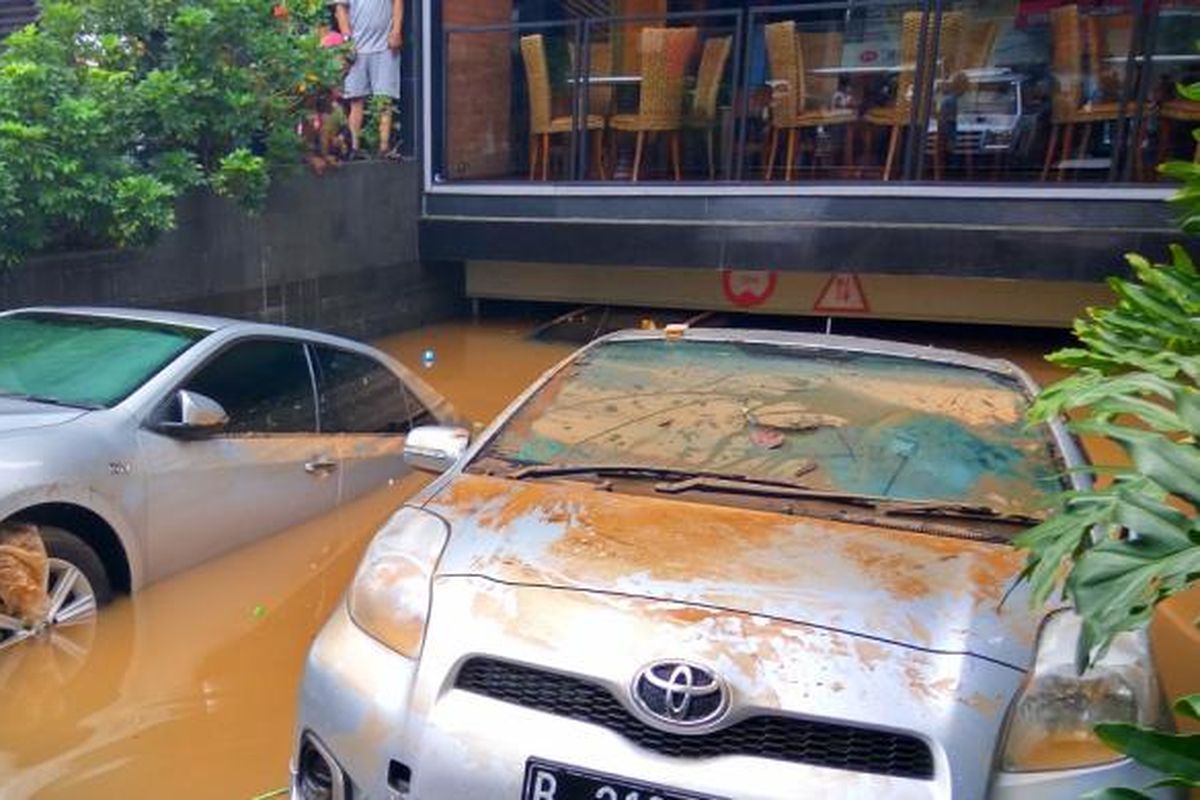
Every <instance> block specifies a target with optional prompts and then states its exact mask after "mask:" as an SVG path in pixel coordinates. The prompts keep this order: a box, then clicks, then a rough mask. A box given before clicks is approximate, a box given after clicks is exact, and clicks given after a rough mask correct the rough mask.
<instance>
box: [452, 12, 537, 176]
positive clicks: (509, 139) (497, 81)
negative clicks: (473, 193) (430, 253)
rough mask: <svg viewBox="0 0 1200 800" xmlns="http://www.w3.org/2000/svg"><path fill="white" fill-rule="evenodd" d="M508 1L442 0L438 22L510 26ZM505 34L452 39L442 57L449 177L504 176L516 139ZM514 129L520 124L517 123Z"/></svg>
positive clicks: (509, 40)
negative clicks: (445, 95)
mask: <svg viewBox="0 0 1200 800" xmlns="http://www.w3.org/2000/svg"><path fill="white" fill-rule="evenodd" d="M511 19H512V0H446V2H445V3H444V4H443V6H442V22H443V24H444V25H446V26H453V25H493V24H503V23H507V22H510V21H511ZM514 45H515V38H514V36H513V35H512V34H510V33H508V32H503V33H482V34H459V35H454V36H451V38H450V48H449V52H448V53H447V54H446V59H447V61H446V74H447V82H448V86H447V105H448V109H447V117H446V118H447V131H446V156H445V157H446V162H445V163H446V170H447V172H448V173H449V177H451V178H459V179H461V178H488V177H499V176H504V175H508V174H509V173H510V172H511V171H512V169H513V165H512V164H511V163H510V160H511V152H512V149H513V137H514V135H520V130H517V131H514V125H513V123H514V120H512V119H511V112H510V103H511V101H512V80H513V70H512V57H513V56H512V48H513V47H514ZM516 122H517V128H519V129H523V128H521V126H523V125H524V122H522V121H516Z"/></svg>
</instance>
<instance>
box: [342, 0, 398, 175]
mask: <svg viewBox="0 0 1200 800" xmlns="http://www.w3.org/2000/svg"><path fill="white" fill-rule="evenodd" d="M333 4H334V10H335V13H336V15H337V23H338V30H339V31H341V34H342V36H344V37H346V39H348V40H349V41H350V44H351V46H352V47H353V52H354V63H353V64H351V66H350V71H349V72H348V73H347V74H346V87H345V92H344V94H345V97H346V99H347V100H349V101H350V115H349V127H350V141H351V148H352V156H351V157H357V156H358V154H359V141H360V137H361V134H362V126H363V117H364V115H365V114H366V105H367V98H368V97H387V98H388V102H387V106H386V108H385V109H384V111H383V112H382V113H381V114H380V117H379V153H380V155H384V154H386V153H387V152H388V148H389V146H390V144H391V139H392V106H393V105H395V102H396V100H398V99H399V98H400V48H401V46H402V45H403V44H404V34H403V29H404V0H333Z"/></svg>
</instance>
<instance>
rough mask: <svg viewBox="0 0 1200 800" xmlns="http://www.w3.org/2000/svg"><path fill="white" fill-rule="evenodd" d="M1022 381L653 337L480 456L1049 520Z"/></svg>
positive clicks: (1048, 479)
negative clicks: (956, 505) (682, 474)
mask: <svg viewBox="0 0 1200 800" xmlns="http://www.w3.org/2000/svg"><path fill="white" fill-rule="evenodd" d="M1027 406H1028V398H1027V397H1026V395H1025V392H1024V390H1023V389H1022V387H1021V385H1020V384H1019V383H1018V382H1017V381H1016V380H1015V379H1013V378H1009V377H1007V376H1004V375H1000V374H997V373H993V372H988V371H984V370H980V369H973V368H969V367H965V366H959V365H955V364H947V363H937V362H932V361H925V360H922V359H918V358H904V357H895V356H885V355H876V354H870V353H854V352H847V351H838V350H818V349H814V348H801V347H789V346H778V345H769V344H757V343H754V344H751V343H741V342H704V341H687V340H684V341H667V340H644V341H642V340H639V341H624V342H611V343H607V344H602V345H599V346H597V347H594V348H592V349H591V350H589V351H588V352H586V353H585V354H583V355H582V356H581V357H579V358H578V359H577V360H576V361H575V362H574V363H573V364H571V365H570V366H568V367H567V368H565V369H563V370H562V371H560V372H559V373H558V374H557V375H556V376H555V377H554V378H553V379H552V380H551V381H550V382H549V383H547V384H546V385H544V386H543V387H542V388H541V389H540V390H539V391H538V392H537V393H536V394H535V395H534V396H533V397H531V398H530V399H529V400H528V401H527V402H526V403H525V404H524V405H523V406H522V407H521V408H520V409H519V410H518V411H517V412H516V414H514V415H513V416H512V417H511V418H510V419H509V420H508V421H507V422H506V423H505V425H504V427H503V428H502V429H501V430H500V432H499V434H498V435H497V437H496V438H495V439H494V440H493V441H492V442H491V443H490V444H489V445H488V447H487V448H485V449H484V451H483V452H482V453H481V458H487V457H498V458H502V459H505V460H508V461H511V462H516V463H520V464H549V465H587V464H635V465H645V466H652V467H662V468H673V469H685V470H686V469H691V470H703V471H705V472H717V473H723V474H728V475H730V476H747V477H750V478H763V479H776V480H783V481H801V482H803V483H804V484H806V485H808V486H811V487H812V488H815V489H824V490H830V491H837V492H853V493H860V494H870V495H882V496H886V497H895V498H903V499H914V500H941V501H958V502H967V503H972V504H982V505H988V506H991V507H994V508H997V509H1000V510H1004V511H1008V512H1014V513H1037V512H1038V510H1040V508H1041V503H1042V500H1043V498H1044V497H1045V495H1046V494H1047V493H1048V492H1051V491H1055V490H1057V489H1058V488H1059V487H1060V486H1061V482H1060V471H1059V467H1058V464H1057V462H1056V461H1055V458H1054V451H1053V448H1052V445H1051V443H1050V441H1049V439H1048V437H1047V431H1046V429H1045V428H1044V427H1039V428H1030V427H1027V426H1026V423H1025V410H1026V408H1027Z"/></svg>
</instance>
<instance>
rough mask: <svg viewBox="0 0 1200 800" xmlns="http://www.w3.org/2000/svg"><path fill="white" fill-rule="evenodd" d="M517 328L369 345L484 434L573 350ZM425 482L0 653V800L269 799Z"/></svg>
mask: <svg viewBox="0 0 1200 800" xmlns="http://www.w3.org/2000/svg"><path fill="white" fill-rule="evenodd" d="M532 328H533V325H532V324H529V323H524V322H522V323H516V322H505V321H501V322H484V323H479V324H471V323H451V324H446V325H438V326H432V327H429V328H425V329H422V330H419V331H413V332H410V333H405V334H401V335H397V336H393V337H389V338H387V339H384V340H383V341H381V342H379V343H378V344H379V345H380V346H381V347H383V348H384V349H385V350H387V351H388V352H390V353H392V354H393V355H395V356H396V357H398V358H399V359H400V360H401V361H403V362H404V363H405V364H407V365H409V366H410V367H411V368H413V369H415V370H418V371H419V372H421V374H422V375H423V377H425V378H426V379H427V380H428V381H429V382H430V383H431V384H432V385H433V386H434V388H436V389H438V390H439V391H441V392H442V393H443V394H445V395H446V396H447V398H448V399H449V400H450V401H451V402H452V403H454V404H455V406H456V407H457V408H458V410H459V411H460V412H461V413H462V414H463V415H465V416H466V417H468V418H469V419H470V420H472V421H474V422H481V423H482V422H487V421H488V420H490V419H491V417H492V416H494V415H495V414H496V413H497V412H499V411H500V410H501V409H502V408H503V407H504V406H505V405H506V404H507V403H508V401H509V400H511V399H512V397H513V396H515V395H516V394H517V393H518V392H520V391H521V390H522V389H523V388H525V387H526V386H527V385H528V384H529V382H530V381H532V380H533V379H534V378H535V377H537V376H538V375H539V374H541V372H542V371H543V370H545V369H547V368H549V367H550V366H552V365H553V364H554V363H555V362H556V361H558V360H559V359H560V358H562V357H563V356H564V355H566V354H567V353H569V352H570V351H571V350H572V349H573V347H572V346H571V345H565V344H550V343H545V342H535V341H531V340H530V339H529V338H528V337H527V336H526V334H527V333H528V332H529V331H530V330H531V329H532ZM874 334H875V335H878V336H883V337H888V336H894V337H896V338H904V339H909V340H913V341H922V342H928V343H931V344H940V345H946V346H952V347H957V348H960V349H964V350H969V351H973V352H978V353H980V354H983V355H991V356H1004V357H1008V358H1011V359H1013V360H1014V361H1017V362H1018V363H1020V364H1021V365H1022V366H1024V367H1025V368H1026V369H1028V370H1030V371H1031V372H1033V373H1034V375H1035V377H1036V378H1038V380H1040V381H1043V382H1045V381H1048V380H1052V379H1053V377H1054V372H1053V370H1052V368H1050V367H1048V366H1047V365H1045V364H1044V362H1042V361H1041V355H1042V353H1044V352H1046V350H1048V349H1052V348H1053V347H1054V346H1055V342H1054V341H1051V340H1049V339H1046V340H1039V339H1038V338H1037V337H1035V336H1024V335H1023V336H1019V337H1009V336H1001V335H996V336H995V337H992V336H988V335H982V336H981V335H980V334H979V333H977V332H972V333H970V334H963V335H955V334H954V333H952V332H950V333H947V332H945V331H941V330H939V331H938V332H937V333H936V334H935V333H926V334H923V335H922V336H920V337H918V336H914V335H912V334H911V332H909V331H905V332H904V333H903V334H901V333H896V332H894V330H892V329H888V328H883V327H881V328H880V329H879V330H878V331H874ZM426 351H432V359H427V358H425V357H424V356H425V354H426ZM423 362H424V363H427V364H428V366H427V367H425V368H422V364H423ZM427 480H428V479H427V478H426V477H424V476H419V475H416V476H410V477H408V478H405V479H403V480H400V481H398V482H397V483H395V484H394V485H392V486H389V487H386V488H384V489H381V490H379V491H377V492H375V493H374V494H371V495H369V496H367V497H364V498H362V499H360V500H359V501H357V502H354V503H351V504H348V505H345V506H343V507H342V508H340V509H339V510H337V511H336V512H334V513H332V514H330V515H328V516H325V517H322V518H320V519H317V520H313V521H311V522H309V523H307V524H305V525H302V526H300V527H298V528H294V529H292V530H290V531H286V532H284V533H281V534H278V535H276V536H272V537H270V538H268V539H264V540H262V541H259V542H257V543H255V544H253V545H250V546H248V547H246V548H243V549H241V550H238V551H235V552H233V553H231V554H229V555H227V556H224V557H221V558H219V559H216V560H214V561H211V562H209V563H207V564H204V565H202V566H200V567H197V568H194V569H191V570H189V571H187V572H184V573H182V574H180V575H178V576H176V577H174V578H171V579H168V580H166V581H163V582H161V583H158V584H156V585H153V586H150V587H148V588H147V589H145V590H144V591H142V592H140V593H139V594H138V595H137V597H136V598H133V599H128V598H125V599H121V600H119V601H118V602H116V603H114V604H113V605H112V606H110V607H109V608H106V609H105V610H104V611H103V612H102V613H101V614H100V618H99V620H98V622H97V624H96V626H95V628H94V629H91V630H88V629H83V630H76V631H69V632H63V633H57V634H55V636H54V637H52V638H49V639H43V640H39V641H34V642H27V643H25V644H24V645H22V646H20V647H17V648H14V649H13V650H12V651H10V652H6V653H4V654H0V797H3V798H24V797H45V798H57V797H72V798H74V797H88V798H92V797H147V796H164V797H171V798H240V799H242V800H248V799H249V798H254V797H259V796H261V795H273V793H274V792H275V791H276V790H280V789H282V787H284V786H285V784H286V783H287V761H288V755H289V751H290V745H291V738H292V725H293V720H294V714H295V703H296V691H297V687H298V684H299V679H300V670H301V666H302V664H303V659H304V655H305V652H306V651H307V648H308V645H309V642H310V641H311V639H312V637H313V636H314V634H315V633H316V631H317V629H318V628H319V627H320V625H321V624H322V623H323V622H324V620H325V618H326V617H327V616H328V614H329V612H330V609H331V608H332V607H333V605H334V603H336V602H338V600H339V599H340V598H341V596H342V592H343V591H344V589H345V587H346V584H347V582H348V581H349V579H350V576H351V574H352V572H353V570H354V568H355V566H356V565H357V562H358V559H359V556H360V554H361V552H362V548H363V546H364V545H365V543H366V541H367V539H368V538H369V537H370V536H371V534H372V533H374V531H375V529H376V528H377V527H378V525H379V524H380V523H382V521H383V520H384V519H385V518H386V517H387V516H388V515H389V514H390V513H391V512H392V511H393V510H394V509H395V508H396V506H398V505H399V504H400V503H402V502H403V500H404V499H405V498H406V497H408V496H409V495H410V494H412V493H413V492H414V491H416V490H417V489H418V488H419V487H420V486H422V485H424V483H425V482H426V481H427ZM199 513H202V511H200V512H199ZM1193 594H1195V593H1193ZM1192 605H1193V606H1194V605H1197V603H1192ZM1197 613H1200V611H1197V610H1196V609H1195V608H1191V609H1188V610H1187V611H1181V610H1178V609H1176V610H1174V611H1172V613H1169V614H1164V615H1162V618H1161V619H1160V620H1159V623H1158V630H1157V631H1156V632H1157V633H1159V634H1160V635H1159V637H1158V638H1159V640H1160V642H1161V644H1160V650H1161V653H1162V661H1163V663H1162V666H1163V667H1164V672H1165V678H1166V683H1167V688H1168V690H1169V691H1172V692H1181V691H1183V690H1184V688H1185V687H1184V685H1183V684H1182V681H1183V680H1184V678H1185V673H1186V672H1187V670H1186V668H1185V665H1186V664H1188V663H1190V661H1192V660H1194V659H1195V658H1196V657H1197V655H1200V638H1198V637H1197V636H1196V634H1195V633H1194V631H1192V632H1189V629H1188V628H1189V626H1188V625H1187V620H1190V619H1191V618H1192V617H1194V616H1195V615H1196V614H1197ZM1189 637H1190V638H1189ZM1188 679H1189V680H1190V681H1191V682H1192V685H1191V686H1190V687H1188V688H1190V690H1191V691H1196V690H1197V689H1198V688H1200V687H1197V686H1196V685H1195V682H1196V680H1198V678H1197V677H1196V676H1190V677H1189V678H1188Z"/></svg>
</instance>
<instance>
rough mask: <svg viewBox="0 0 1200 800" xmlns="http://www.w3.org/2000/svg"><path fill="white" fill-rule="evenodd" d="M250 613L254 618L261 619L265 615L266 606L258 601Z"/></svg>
mask: <svg viewBox="0 0 1200 800" xmlns="http://www.w3.org/2000/svg"><path fill="white" fill-rule="evenodd" d="M250 615H251V616H252V617H254V618H255V619H262V618H263V617H265V616H266V615H267V607H266V606H264V605H263V604H262V603H259V604H258V605H256V606H254V608H253V609H252V610H251V611H250Z"/></svg>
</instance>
